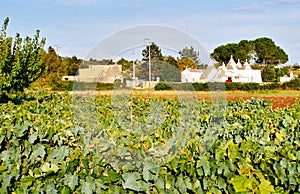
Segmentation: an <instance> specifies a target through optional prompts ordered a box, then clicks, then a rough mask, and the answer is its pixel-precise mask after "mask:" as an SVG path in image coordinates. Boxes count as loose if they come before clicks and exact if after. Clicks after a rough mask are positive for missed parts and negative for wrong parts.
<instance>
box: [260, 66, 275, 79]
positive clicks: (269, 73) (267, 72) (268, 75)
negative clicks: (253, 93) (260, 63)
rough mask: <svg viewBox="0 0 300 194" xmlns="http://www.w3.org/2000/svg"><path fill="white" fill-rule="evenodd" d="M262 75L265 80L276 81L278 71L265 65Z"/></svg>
mask: <svg viewBox="0 0 300 194" xmlns="http://www.w3.org/2000/svg"><path fill="white" fill-rule="evenodd" d="M261 77H262V81H263V82H275V81H276V71H275V69H274V68H271V67H265V68H263V69H262V72H261Z"/></svg>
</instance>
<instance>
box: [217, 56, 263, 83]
mask: <svg viewBox="0 0 300 194" xmlns="http://www.w3.org/2000/svg"><path fill="white" fill-rule="evenodd" d="M218 70H219V72H220V77H221V80H222V81H224V82H225V81H227V82H254V83H262V78H261V70H255V69H252V67H251V66H250V64H249V63H248V61H247V60H246V62H245V63H244V64H241V62H240V60H238V62H237V63H235V61H234V60H233V58H232V56H231V59H230V60H229V62H228V63H227V65H225V63H223V64H222V66H220V67H219V68H218Z"/></svg>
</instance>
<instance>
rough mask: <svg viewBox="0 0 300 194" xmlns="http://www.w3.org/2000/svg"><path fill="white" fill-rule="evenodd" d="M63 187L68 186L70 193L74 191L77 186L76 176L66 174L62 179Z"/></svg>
mask: <svg viewBox="0 0 300 194" xmlns="http://www.w3.org/2000/svg"><path fill="white" fill-rule="evenodd" d="M64 183H65V185H68V186H69V187H70V189H71V190H72V191H74V189H75V187H76V186H77V185H78V175H72V174H71V173H68V174H66V175H65V177H64Z"/></svg>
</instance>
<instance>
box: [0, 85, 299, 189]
mask: <svg viewBox="0 0 300 194" xmlns="http://www.w3.org/2000/svg"><path fill="white" fill-rule="evenodd" d="M144 92H145V94H143V93H144ZM154 94H155V96H152V95H154ZM160 94H161V96H159V95H158V93H156V92H149V91H148V92H146V91H140V92H138V93H135V94H134V95H133V97H131V98H126V96H125V97H124V96H122V95H120V96H119V95H116V94H115V95H113V96H112V97H110V96H109V93H108V92H106V93H101V94H99V95H98V96H95V97H86V96H82V95H73V96H72V95H69V94H67V93H61V94H58V93H52V92H33V91H29V92H27V93H26V98H25V99H26V100H23V101H22V102H19V104H13V103H11V102H9V103H6V104H1V106H0V109H1V111H0V112H1V117H0V118H1V119H0V123H1V130H0V145H1V147H0V149H1V155H0V158H1V159H0V171H1V175H0V181H1V182H0V184H1V189H0V190H1V193H58V192H59V193H116V192H119V193H235V192H242V193H249V192H251V193H274V192H275V193H291V192H292V193H295V192H299V191H300V187H299V185H300V179H299V173H300V166H299V164H300V162H299V161H300V150H299V145H300V139H299V137H300V136H299V120H300V119H299V118H300V114H299V112H300V106H299V101H296V102H295V103H293V105H290V106H288V107H286V108H283V109H282V108H280V109H274V108H273V107H272V104H271V103H270V102H268V101H265V100H263V99H261V97H268V98H271V97H272V96H277V97H278V98H281V97H282V98H284V97H295V98H296V97H297V95H298V94H299V93H297V92H291V91H289V92H286V91H284V92H283V93H280V92H279V93H278V92H276V91H269V92H268V93H255V92H254V93H251V96H252V95H253V96H257V97H259V98H251V96H250V95H249V93H243V92H242V93H236V92H232V93H230V94H229V93H226V98H227V99H228V100H227V101H223V102H219V101H217V100H214V101H211V100H210V99H209V96H212V95H211V94H209V93H197V96H198V97H199V98H200V99H199V100H196V101H192V100H187V99H179V98H174V96H172V95H173V94H171V93H168V94H167V93H165V92H164V93H160ZM179 96H181V95H179ZM187 96H188V95H187ZM280 96H281V97H280ZM298 96H299V95H298ZM240 97H242V98H249V97H250V98H251V99H249V100H242V99H239V100H235V101H231V100H230V98H234V99H235V98H240ZM128 108H129V109H128Z"/></svg>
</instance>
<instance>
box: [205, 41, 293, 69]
mask: <svg viewBox="0 0 300 194" xmlns="http://www.w3.org/2000/svg"><path fill="white" fill-rule="evenodd" d="M231 55H232V56H233V58H235V59H240V60H241V61H246V60H248V61H249V60H250V59H254V60H255V62H256V63H258V64H263V65H267V66H269V65H278V64H281V63H282V64H284V63H286V62H287V61H288V55H287V54H286V53H285V51H284V50H283V49H282V48H280V47H279V46H277V45H276V44H275V42H274V41H273V40H272V39H270V38H267V37H262V38H257V39H255V40H250V41H248V40H241V41H240V42H239V43H229V44H226V45H221V46H218V47H217V48H215V49H214V51H213V53H211V58H213V59H214V60H216V61H218V62H219V63H220V64H221V63H222V62H225V63H227V62H228V61H229V60H230V57H231Z"/></svg>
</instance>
